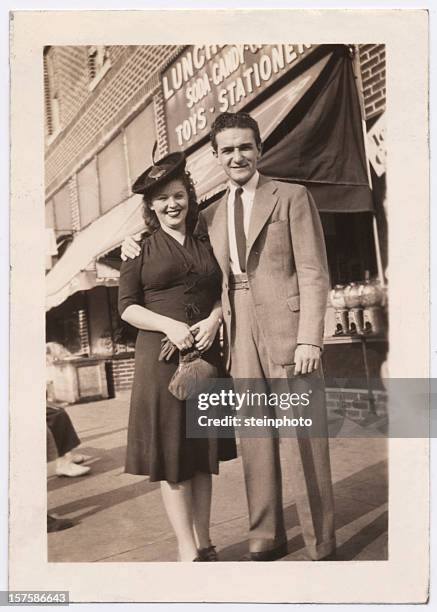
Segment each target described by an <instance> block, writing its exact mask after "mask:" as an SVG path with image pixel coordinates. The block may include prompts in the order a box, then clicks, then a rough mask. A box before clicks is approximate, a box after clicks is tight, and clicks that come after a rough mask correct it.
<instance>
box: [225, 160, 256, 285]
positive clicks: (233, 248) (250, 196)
mask: <svg viewBox="0 0 437 612" xmlns="http://www.w3.org/2000/svg"><path fill="white" fill-rule="evenodd" d="M258 180H259V172H258V171H256V172H255V174H254V175H253V176H252V177H251V178H250V179H249V180H248V181H247V183H245V184H244V185H236V184H235V183H229V195H228V202H227V204H228V236H229V260H230V267H231V272H232V274H241V268H240V263H239V261H238V250H237V241H236V239H235V223H234V201H235V191H236V190H237V189H238V187H241V188H242V189H243V193H242V194H241V200H242V202H243V215H244V233H245V234H246V240H247V239H248V237H249V225H250V215H251V213H252V207H253V201H254V199H255V191H256V187H257V185H258Z"/></svg>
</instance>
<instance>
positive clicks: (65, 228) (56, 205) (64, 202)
mask: <svg viewBox="0 0 437 612" xmlns="http://www.w3.org/2000/svg"><path fill="white" fill-rule="evenodd" d="M53 209H54V220H55V229H56V233H57V235H58V236H59V235H62V234H69V233H71V232H72V231H73V222H72V218H71V204H70V190H69V188H68V185H65V186H64V187H62V189H60V190H59V191H58V192H57V193H55V195H54V196H53Z"/></svg>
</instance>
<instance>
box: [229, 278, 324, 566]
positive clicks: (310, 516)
mask: <svg viewBox="0 0 437 612" xmlns="http://www.w3.org/2000/svg"><path fill="white" fill-rule="evenodd" d="M230 300H231V308H232V315H233V316H232V321H233V328H232V330H231V369H230V373H231V376H232V378H233V379H234V380H235V384H236V387H238V385H239V384H242V385H243V387H246V383H245V382H244V379H258V381H257V391H259V390H260V386H259V382H260V381H263V380H264V381H266V379H285V378H286V379H287V384H288V385H289V387H290V391H293V392H294V391H296V390H297V389H296V386H297V388H299V386H301V385H300V382H301V381H302V377H293V374H292V370H293V369H294V368H292V366H291V365H290V366H288V367H287V366H281V365H278V364H275V363H273V362H272V360H271V359H270V357H269V354H268V351H267V347H266V343H265V340H264V337H263V335H262V332H261V330H260V328H259V326H258V324H257V320H256V314H255V308H254V305H253V302H252V299H251V293H250V290H249V289H248V288H243V289H242V288H237V289H231V291H230ZM284 340H286V339H284ZM320 376H322V375H321V373H320V372H319V371H317V372H315V373H313V374H311V375H306V376H305V377H304V378H305V380H306V383H305V384H308V379H311V377H317V378H318V379H319V383H320ZM293 378H294V380H293ZM261 384H262V383H261ZM265 385H266V387H265V391H266V392H269V389H268V383H267V381H266V382H265ZM319 388H320V384H319ZM321 395H322V398H321V407H320V410H319V416H318V418H319V419H322V421H323V423H322V424H320V422H319V424H318V427H319V428H320V427H322V429H323V430H324V431H325V432H326V430H327V427H326V410H325V405H324V392H323V388H322V393H321ZM319 399H320V398H319ZM319 431H320V429H319ZM239 434H240V435H239V438H240V448H241V455H242V461H243V469H244V478H245V485H246V495H247V502H248V508H249V548H250V551H251V552H260V551H266V550H271V549H273V548H276V547H277V546H280V545H281V544H283V543H285V542H286V533H285V526H284V515H283V506H282V478H281V465H280V456H279V439H278V437H275V436H274V435H273V434H274V432H273V430H272V429H270V428H268V427H266V428H265V430H264V429H263V430H262V431H259V430H258V435H260V434H261V435H262V437H247V436H245V435H244V432H243V431H241V432H239ZM283 443H284V444H285V445H286V456H287V458H288V460H289V461H290V463H291V468H292V485H293V491H294V496H295V501H296V507H297V512H298V516H299V521H300V524H301V528H302V535H303V538H304V541H305V544H306V548H307V551H308V554H309V556H310V557H311V558H312V559H320V558H322V557H325V556H326V555H328V554H330V553H331V552H332V551H333V550H334V549H335V528H334V504H333V493H332V480H331V470H330V461H329V444H328V437H327V435H326V434H325V435H324V436H322V437H312V436H311V435H308V436H304V437H303V438H301V437H300V436H299V437H284V438H283Z"/></svg>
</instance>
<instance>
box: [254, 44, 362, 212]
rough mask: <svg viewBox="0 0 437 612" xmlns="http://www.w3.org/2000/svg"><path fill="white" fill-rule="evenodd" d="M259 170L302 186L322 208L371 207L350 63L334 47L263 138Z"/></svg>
mask: <svg viewBox="0 0 437 612" xmlns="http://www.w3.org/2000/svg"><path fill="white" fill-rule="evenodd" d="M259 169H260V170H261V172H262V173H263V174H266V175H267V176H270V177H272V178H275V179H279V180H282V181H288V182H296V183H300V184H304V185H306V186H307V187H308V189H309V190H310V191H311V193H312V195H313V197H314V199H315V202H316V204H317V207H318V209H319V210H320V211H322V212H362V211H371V210H373V202H372V194H371V190H370V187H369V182H368V174H367V162H366V154H365V148H364V137H363V130H362V119H361V112H360V104H359V99H358V92H357V88H356V84H355V77H354V74H353V70H352V62H351V59H350V57H349V56H348V52H347V49H346V48H344V47H339V48H338V49H337V50H336V51H335V52H334V53H333V54H332V57H331V58H330V60H329V62H328V63H327V64H326V66H325V68H324V69H323V71H322V72H321V74H320V76H319V78H318V79H317V82H316V83H314V85H313V86H312V87H311V88H310V89H309V90H308V91H307V93H306V94H305V95H304V96H303V97H302V98H301V99H300V100H299V103H298V104H296V105H295V106H294V107H293V108H292V109H290V110H289V112H288V113H287V114H286V116H285V117H284V118H283V120H282V121H281V123H280V124H279V125H278V126H277V127H276V128H275V129H274V130H272V132H271V133H270V135H269V136H268V137H267V139H266V140H265V142H264V154H263V156H262V159H261V160H260V163H259Z"/></svg>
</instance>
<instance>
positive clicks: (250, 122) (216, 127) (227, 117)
mask: <svg viewBox="0 0 437 612" xmlns="http://www.w3.org/2000/svg"><path fill="white" fill-rule="evenodd" d="M229 128H250V129H251V130H252V131H253V135H254V136H255V142H256V146H257V147H258V149H261V134H260V133H259V126H258V124H257V122H256V121H255V119H253V117H251V116H250V115H248V114H247V113H221V115H218V117H216V118H215V120H214V122H213V124H212V126H211V133H210V139H211V145H212V148H213V149H214V151H217V134H218V133H219V132H223V130H227V129H229Z"/></svg>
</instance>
